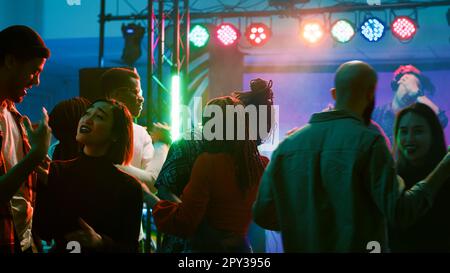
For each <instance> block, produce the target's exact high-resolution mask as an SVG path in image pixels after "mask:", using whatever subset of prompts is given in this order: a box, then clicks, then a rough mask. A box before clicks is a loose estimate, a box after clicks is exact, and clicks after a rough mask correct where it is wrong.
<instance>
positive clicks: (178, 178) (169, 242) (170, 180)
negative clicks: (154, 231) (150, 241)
mask: <svg viewBox="0 0 450 273" xmlns="http://www.w3.org/2000/svg"><path fill="white" fill-rule="evenodd" d="M250 89H251V91H250V92H233V93H232V97H234V98H236V99H238V100H240V101H241V103H242V104H243V105H244V106H248V105H255V106H260V105H265V106H267V107H268V110H270V108H271V106H272V105H273V92H272V81H266V80H263V79H260V78H258V79H254V80H252V81H250ZM267 113H268V117H267V119H268V120H271V119H272V116H271V115H270V111H268V112H267ZM269 115H270V116H269ZM258 124H259V122H258ZM271 129H272V127H271V124H269V125H268V127H267V131H268V132H270V131H271ZM258 132H259V128H258ZM269 134H270V133H268V134H267V135H269ZM266 138H267V136H266V135H263V136H261V135H258V139H257V141H256V142H257V144H258V145H259V144H261V143H262V142H263V140H264V139H266ZM191 139H192V140H185V139H181V140H178V141H175V142H173V143H172V145H171V146H170V149H169V153H168V155H167V159H166V161H165V162H164V165H163V167H162V169H161V172H160V173H159V176H158V178H157V180H156V183H155V186H156V187H157V188H158V197H159V198H161V199H164V200H169V201H174V202H179V201H180V200H179V196H180V195H181V194H182V193H183V190H184V188H185V186H186V184H187V183H188V181H189V178H190V176H191V171H192V167H193V166H194V162H195V160H196V159H197V157H198V156H199V155H200V154H201V153H202V152H203V151H204V141H202V140H194V138H191ZM266 160H267V161H268V159H266ZM185 249H186V240H184V239H182V238H180V237H176V236H173V235H170V234H164V236H163V240H162V245H161V246H159V248H158V250H157V251H158V252H164V253H178V252H183V251H185Z"/></svg>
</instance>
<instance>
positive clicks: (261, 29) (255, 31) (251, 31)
mask: <svg viewBox="0 0 450 273" xmlns="http://www.w3.org/2000/svg"><path fill="white" fill-rule="evenodd" d="M271 35H272V33H271V31H270V28H269V27H268V26H266V25H265V24H263V23H254V24H251V25H249V26H248V27H247V30H246V31H245V37H247V40H248V41H249V42H250V44H252V45H253V46H262V45H263V44H265V43H266V42H267V41H268V40H269V38H270V36H271Z"/></svg>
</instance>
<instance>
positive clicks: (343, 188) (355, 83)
mask: <svg viewBox="0 0 450 273" xmlns="http://www.w3.org/2000/svg"><path fill="white" fill-rule="evenodd" d="M376 84H377V74H376V72H375V71H374V70H373V68H372V67H371V66H369V65H368V64H366V63H364V62H360V61H352V62H348V63H345V64H343V65H341V66H340V67H339V68H338V70H337V72H336V76H335V88H333V89H332V90H331V92H332V95H333V98H334V99H335V100H336V106H335V109H334V110H332V111H328V112H321V113H316V114H313V115H312V117H311V119H310V121H309V123H308V124H307V125H306V126H305V127H303V128H302V129H300V130H299V131H298V132H296V133H294V134H292V135H291V136H289V137H288V138H287V139H286V140H284V141H283V142H282V143H281V144H280V145H279V147H278V148H277V149H276V150H275V151H274V153H273V155H272V159H271V161H270V164H269V165H268V167H267V169H266V171H265V173H264V175H263V178H262V181H261V185H260V189H259V193H258V197H257V200H256V202H255V205H254V210H253V216H254V220H255V222H256V223H257V224H259V225H260V226H262V227H264V228H266V229H271V230H279V231H281V233H282V238H283V247H284V251H285V252H368V250H367V248H368V247H369V246H371V245H373V244H375V245H378V246H379V247H380V250H381V251H387V246H388V242H387V238H386V233H387V226H386V225H387V223H390V224H392V225H408V224H411V223H413V222H414V221H415V219H416V218H417V217H419V216H420V215H423V213H424V212H426V211H427V210H428V209H429V208H430V206H431V204H432V201H433V198H434V195H435V193H436V191H437V190H438V189H439V187H440V186H441V184H442V183H443V181H445V180H446V179H447V178H448V176H449V175H450V173H449V171H450V155H447V156H446V157H445V158H444V160H443V161H442V162H441V163H440V164H439V166H438V167H437V168H436V170H434V171H433V173H432V175H430V176H429V177H427V178H426V179H425V180H424V181H421V182H419V183H418V184H416V185H415V186H414V187H413V188H411V189H410V190H408V191H405V190H404V184H403V182H402V181H401V179H400V178H398V177H397V175H396V173H395V169H394V163H393V160H392V157H391V155H390V154H389V151H388V149H387V147H386V143H385V140H384V139H383V137H382V136H381V134H380V133H379V132H378V131H377V130H373V129H370V128H368V126H367V125H368V124H369V123H370V117H371V113H372V111H373V108H374V105H375V89H376ZM372 241H375V243H373V242H372ZM369 242H371V243H370V244H369Z"/></svg>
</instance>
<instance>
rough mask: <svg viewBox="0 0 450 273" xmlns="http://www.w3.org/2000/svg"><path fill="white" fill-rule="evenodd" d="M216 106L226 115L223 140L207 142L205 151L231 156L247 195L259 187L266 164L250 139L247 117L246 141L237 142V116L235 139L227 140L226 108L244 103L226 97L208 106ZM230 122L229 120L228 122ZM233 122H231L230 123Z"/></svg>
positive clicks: (240, 184)
mask: <svg viewBox="0 0 450 273" xmlns="http://www.w3.org/2000/svg"><path fill="white" fill-rule="evenodd" d="M210 105H216V106H219V107H220V108H221V110H222V113H224V115H223V117H224V119H223V131H222V134H223V135H222V140H218V139H213V140H210V141H206V143H205V151H206V152H209V153H227V154H229V155H231V157H232V158H233V161H234V164H235V170H236V178H237V181H238V184H239V188H240V189H241V190H242V192H243V194H244V195H245V194H246V193H247V191H248V190H249V189H250V188H251V187H253V186H257V185H258V183H259V180H260V177H261V175H262V173H263V171H264V164H263V162H262V161H261V156H260V154H259V151H258V148H257V143H256V141H255V140H250V139H249V134H248V127H249V126H248V118H247V117H246V122H245V124H246V126H245V127H246V128H245V131H246V132H245V136H246V137H245V139H244V140H237V134H236V133H237V128H236V125H237V124H238V123H237V116H236V115H234V117H233V119H234V125H235V126H234V128H233V129H234V138H233V140H227V138H226V135H227V132H226V128H227V126H226V123H227V118H230V117H227V116H226V115H225V113H226V106H238V105H242V102H241V101H240V100H238V99H236V98H235V97H232V96H225V97H219V98H215V99H212V100H211V101H209V102H208V104H207V106H206V107H208V106H210ZM209 119H211V118H204V119H203V124H206V122H208V120H209ZM228 121H229V120H228ZM229 122H231V121H229Z"/></svg>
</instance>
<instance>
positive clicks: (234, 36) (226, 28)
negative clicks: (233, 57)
mask: <svg viewBox="0 0 450 273" xmlns="http://www.w3.org/2000/svg"><path fill="white" fill-rule="evenodd" d="M239 36H240V33H239V31H238V30H237V28H236V27H235V26H233V25H232V24H229V23H223V24H220V25H219V26H218V27H217V29H216V37H217V39H218V40H219V41H220V43H221V44H222V45H224V46H230V45H233V44H235V43H236V42H237V41H238V39H239Z"/></svg>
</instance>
